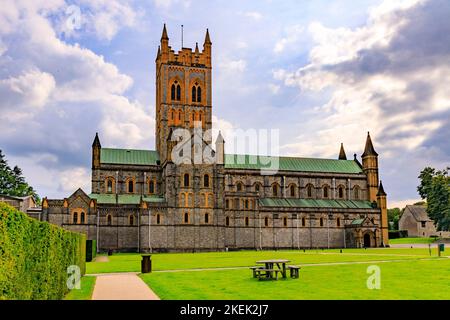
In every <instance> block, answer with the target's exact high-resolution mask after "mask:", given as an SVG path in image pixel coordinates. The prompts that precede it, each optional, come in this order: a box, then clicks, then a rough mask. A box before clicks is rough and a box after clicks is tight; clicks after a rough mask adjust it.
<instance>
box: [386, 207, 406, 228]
mask: <svg viewBox="0 0 450 320" xmlns="http://www.w3.org/2000/svg"><path fill="white" fill-rule="evenodd" d="M402 211H403V210H400V208H393V209H388V221H389V229H390V230H398V220H400V217H401V215H402Z"/></svg>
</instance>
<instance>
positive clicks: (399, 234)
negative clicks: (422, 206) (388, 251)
mask: <svg viewBox="0 0 450 320" xmlns="http://www.w3.org/2000/svg"><path fill="white" fill-rule="evenodd" d="M407 237H408V230H395V231H394V230H390V231H389V239H398V238H407Z"/></svg>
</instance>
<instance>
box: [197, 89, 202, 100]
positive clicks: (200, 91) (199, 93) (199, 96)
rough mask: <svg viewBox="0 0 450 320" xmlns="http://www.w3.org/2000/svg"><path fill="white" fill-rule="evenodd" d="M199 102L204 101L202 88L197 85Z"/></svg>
mask: <svg viewBox="0 0 450 320" xmlns="http://www.w3.org/2000/svg"><path fill="white" fill-rule="evenodd" d="M197 102H202V88H200V87H197Z"/></svg>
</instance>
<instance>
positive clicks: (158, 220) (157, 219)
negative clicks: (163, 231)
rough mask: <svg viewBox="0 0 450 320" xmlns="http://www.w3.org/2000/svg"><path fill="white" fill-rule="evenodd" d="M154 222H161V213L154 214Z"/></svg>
mask: <svg viewBox="0 0 450 320" xmlns="http://www.w3.org/2000/svg"><path fill="white" fill-rule="evenodd" d="M156 224H161V215H160V214H159V213H158V214H157V215H156Z"/></svg>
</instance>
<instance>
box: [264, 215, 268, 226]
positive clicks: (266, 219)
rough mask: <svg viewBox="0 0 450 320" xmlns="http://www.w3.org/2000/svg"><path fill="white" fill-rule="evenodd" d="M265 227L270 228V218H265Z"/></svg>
mask: <svg viewBox="0 0 450 320" xmlns="http://www.w3.org/2000/svg"><path fill="white" fill-rule="evenodd" d="M264 226H265V227H268V226H269V218H268V217H265V218H264Z"/></svg>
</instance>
